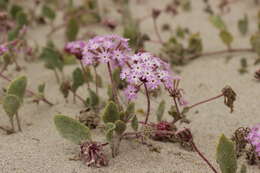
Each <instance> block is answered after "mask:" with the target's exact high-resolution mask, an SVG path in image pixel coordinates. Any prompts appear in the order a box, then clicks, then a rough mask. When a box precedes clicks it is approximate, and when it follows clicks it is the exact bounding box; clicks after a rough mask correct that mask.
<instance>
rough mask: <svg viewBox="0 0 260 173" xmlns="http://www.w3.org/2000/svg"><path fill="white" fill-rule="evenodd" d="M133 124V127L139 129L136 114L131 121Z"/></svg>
mask: <svg viewBox="0 0 260 173" xmlns="http://www.w3.org/2000/svg"><path fill="white" fill-rule="evenodd" d="M131 126H132V128H133V129H134V130H135V131H137V130H138V119H137V117H136V115H135V116H134V117H133V119H132V121H131Z"/></svg>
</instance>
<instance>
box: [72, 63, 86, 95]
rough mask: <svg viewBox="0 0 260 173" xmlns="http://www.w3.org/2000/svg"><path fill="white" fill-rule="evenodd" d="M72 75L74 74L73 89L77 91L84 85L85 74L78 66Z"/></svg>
mask: <svg viewBox="0 0 260 173" xmlns="http://www.w3.org/2000/svg"><path fill="white" fill-rule="evenodd" d="M72 76H73V83H72V91H73V92H76V91H77V89H78V88H79V87H80V86H82V85H83V84H84V82H85V80H84V75H83V72H82V70H81V69H80V68H79V67H77V68H76V69H75V70H74V71H73V73H72Z"/></svg>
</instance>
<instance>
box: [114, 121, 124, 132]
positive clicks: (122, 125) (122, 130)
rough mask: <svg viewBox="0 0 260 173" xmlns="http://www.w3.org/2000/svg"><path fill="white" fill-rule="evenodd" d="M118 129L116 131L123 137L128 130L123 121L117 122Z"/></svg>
mask: <svg viewBox="0 0 260 173" xmlns="http://www.w3.org/2000/svg"><path fill="white" fill-rule="evenodd" d="M115 125H116V128H115V131H116V133H117V134H118V135H122V134H123V133H124V132H125V130H126V123H125V122H124V121H122V120H117V121H116V122H115Z"/></svg>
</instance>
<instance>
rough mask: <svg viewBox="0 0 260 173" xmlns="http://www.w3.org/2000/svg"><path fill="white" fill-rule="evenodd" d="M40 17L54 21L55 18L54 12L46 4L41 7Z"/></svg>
mask: <svg viewBox="0 0 260 173" xmlns="http://www.w3.org/2000/svg"><path fill="white" fill-rule="evenodd" d="M42 15H43V16H44V17H47V18H48V19H50V20H54V19H55V17H56V13H55V11H54V10H53V9H52V8H50V7H49V6H48V5H46V4H45V5H43V7H42Z"/></svg>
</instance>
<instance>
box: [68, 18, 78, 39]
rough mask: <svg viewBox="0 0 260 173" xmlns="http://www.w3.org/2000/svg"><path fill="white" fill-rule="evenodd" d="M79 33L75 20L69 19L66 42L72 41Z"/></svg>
mask: <svg viewBox="0 0 260 173" xmlns="http://www.w3.org/2000/svg"><path fill="white" fill-rule="evenodd" d="M78 32H79V24H78V22H77V19H75V18H71V19H70V20H69V22H68V25H67V28H66V37H67V40H68V41H74V40H76V38H77V35H78Z"/></svg>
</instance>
